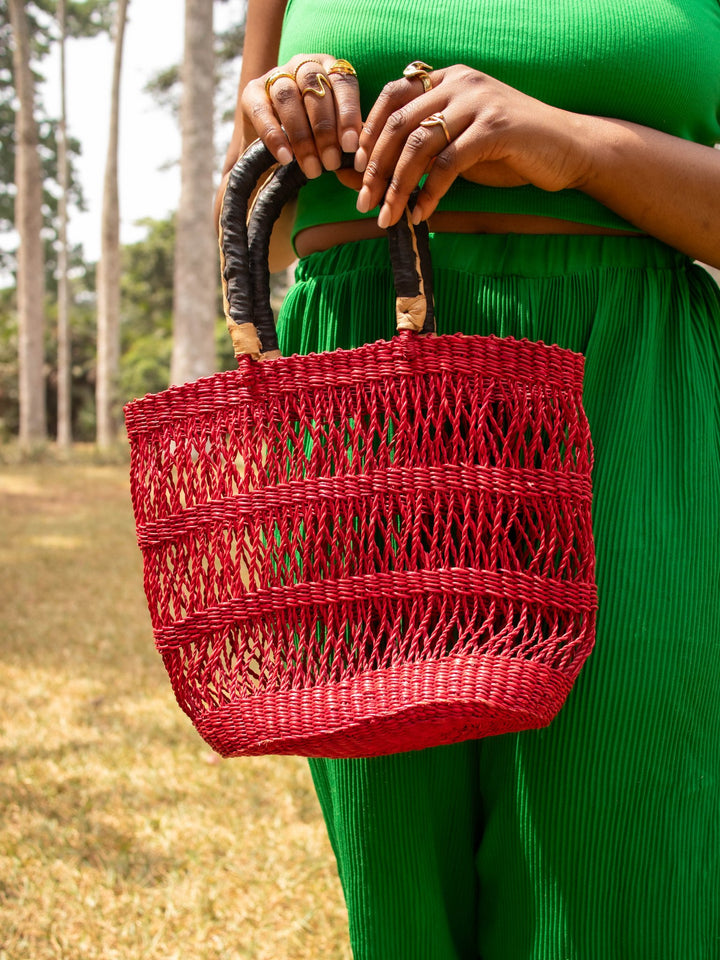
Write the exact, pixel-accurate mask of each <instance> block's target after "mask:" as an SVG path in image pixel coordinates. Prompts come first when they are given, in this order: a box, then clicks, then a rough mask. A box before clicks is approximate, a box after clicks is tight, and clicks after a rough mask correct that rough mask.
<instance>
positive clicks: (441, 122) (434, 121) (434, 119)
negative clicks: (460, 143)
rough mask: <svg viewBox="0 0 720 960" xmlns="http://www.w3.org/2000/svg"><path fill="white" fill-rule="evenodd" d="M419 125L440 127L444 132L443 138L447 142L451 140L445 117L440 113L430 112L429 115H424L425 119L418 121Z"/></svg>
mask: <svg viewBox="0 0 720 960" xmlns="http://www.w3.org/2000/svg"><path fill="white" fill-rule="evenodd" d="M420 126H421V127H442V132H443V133H444V134H445V139H446V140H447V142H448V143H450V141H451V140H452V137H451V136H450V131H449V130H448V128H447V124H446V123H445V117H444V116H443V115H442V114H441V113H431V114H430V116H429V117H426V118H425V120H421V121H420Z"/></svg>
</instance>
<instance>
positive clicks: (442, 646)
mask: <svg viewBox="0 0 720 960" xmlns="http://www.w3.org/2000/svg"><path fill="white" fill-rule="evenodd" d="M582 372H583V371H582V358H581V357H579V356H577V355H575V354H571V353H569V352H568V351H564V350H560V349H559V348H557V347H547V346H545V345H544V344H537V343H529V342H527V341H514V340H509V339H503V340H499V339H496V338H489V337H487V338H486V337H467V336H461V335H453V336H442V337H437V338H426V337H417V336H415V335H413V334H409V333H403V334H401V335H399V336H398V337H396V338H394V339H393V340H391V341H388V342H385V341H380V342H378V343H375V344H369V345H366V346H364V347H360V348H358V349H356V350H352V351H342V350H338V351H334V352H332V353H328V354H322V355H310V356H304V357H300V356H297V357H289V358H281V359H279V360H273V361H269V362H265V363H260V364H254V363H252V362H250V361H248V360H242V361H241V364H240V369H239V370H238V371H233V372H231V373H225V374H218V375H216V376H215V377H211V378H207V379H204V380H200V381H196V382H194V383H191V384H186V385H184V386H182V387H176V388H171V389H170V390H168V391H165V392H164V393H163V394H159V395H156V396H152V397H146V398H144V399H143V400H139V401H135V403H133V404H130V405H128V407H127V408H126V424H127V428H128V435H129V438H130V442H131V451H132V463H131V482H132V494H133V505H134V510H135V518H136V523H137V534H138V542H139V544H140V547H141V549H142V552H143V557H144V569H145V589H146V594H147V598H148V604H149V609H150V613H151V618H152V623H153V629H154V634H155V640H156V644H157V646H158V649H159V650H160V651H161V653H162V656H163V659H164V661H165V665H166V668H167V670H168V673H169V675H170V678H171V681H172V684H173V688H174V691H175V694H176V696H177V699H178V702H179V703H180V705H181V706H182V708H183V709H184V710H185V711H186V712H187V713H188V714H189V715H190V717H191V718H192V719H193V721H194V722H195V724H196V726H197V727H198V729H199V730H200V732H201V733H202V735H203V736H205V738H206V739H207V740H208V742H209V743H210V744H211V745H212V746H213V747H214V748H215V749H216V750H218V751H219V752H220V753H222V754H224V755H239V754H250V753H268V752H272V753H303V754H305V755H314V756H353V755H375V754H382V753H389V752H393V751H396V750H404V749H418V748H420V747H424V746H427V745H430V744H434V743H440V742H453V741H455V740H460V739H465V738H467V737H470V736H484V735H489V734H494V733H501V732H505V731H508V730H513V729H523V728H526V727H532V726H540V725H544V724H546V723H548V722H549V721H550V720H551V719H552V716H553V715H554V714H555V713H556V712H557V709H559V707H560V706H561V704H562V702H563V701H564V699H565V697H566V695H567V692H568V690H569V689H570V686H571V685H572V682H573V681H574V679H575V677H576V676H577V673H578V671H579V670H580V667H581V666H582V664H583V662H584V660H585V659H586V657H587V655H588V654H589V652H590V649H591V647H592V643H593V639H594V625H595V607H596V596H595V586H594V552H593V544H592V534H591V520H590V507H591V488H590V469H591V459H592V450H591V444H590V434H589V430H588V425H587V421H586V419H585V415H584V412H583V409H582V403H581V396H582ZM501 679H502V682H501Z"/></svg>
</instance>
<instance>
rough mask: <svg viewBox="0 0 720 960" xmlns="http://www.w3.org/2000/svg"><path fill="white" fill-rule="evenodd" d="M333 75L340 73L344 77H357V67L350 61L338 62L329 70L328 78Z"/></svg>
mask: <svg viewBox="0 0 720 960" xmlns="http://www.w3.org/2000/svg"><path fill="white" fill-rule="evenodd" d="M331 73H339V74H340V75H341V76H343V77H356V76H357V73H356V71H355V67H354V66H353V65H352V64H351V63H350V61H349V60H336V61H335V63H334V64H333V65H332V66H331V67H330V69H329V70H328V76H330V74H331Z"/></svg>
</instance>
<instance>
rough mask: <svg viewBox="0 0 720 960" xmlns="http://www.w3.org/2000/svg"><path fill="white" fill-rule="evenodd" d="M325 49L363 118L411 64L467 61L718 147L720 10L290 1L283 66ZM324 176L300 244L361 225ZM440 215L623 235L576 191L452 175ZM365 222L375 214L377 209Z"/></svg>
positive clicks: (310, 194) (577, 1) (316, 184)
mask: <svg viewBox="0 0 720 960" xmlns="http://www.w3.org/2000/svg"><path fill="white" fill-rule="evenodd" d="M296 53H330V54H332V55H333V56H336V57H344V58H345V59H347V60H349V61H350V62H351V63H352V64H353V65H354V67H355V69H356V70H357V73H358V80H359V83H360V92H361V102H362V111H363V116H366V115H367V113H368V110H369V109H370V107H371V106H372V104H373V102H374V101H375V99H376V97H377V95H378V93H379V92H380V90H381V89H382V87H383V86H384V84H385V83H387V82H388V81H389V80H392V79H395V78H397V77H400V76H401V75H402V70H403V68H404V67H405V66H406V65H407V64H408V63H410V62H411V61H412V60H424V61H425V62H426V63H430V64H432V65H433V67H435V68H438V67H442V66H449V65H451V64H454V63H464V64H467V65H468V66H472V67H476V68H478V69H481V70H483V71H484V72H485V73H488V74H491V75H492V76H495V77H497V78H498V79H499V80H502V81H503V82H505V83H508V84H510V85H511V86H514V87H516V88H517V89H519V90H522V91H523V92H524V93H527V94H529V95H531V96H533V97H536V98H537V99H539V100H543V101H545V102H547V103H551V104H553V105H555V106H558V107H561V108H563V109H566V110H572V111H575V112H577V113H587V114H595V115H599V116H607V117H616V118H618V119H623V120H630V121H634V122H636V123H640V124H643V125H645V126H649V127H655V128H657V129H658V130H663V131H665V132H667V133H670V134H674V135H675V136H679V137H683V138H685V139H688V140H694V141H696V142H697V143H703V144H707V145H712V144H715V143H717V142H720V0H411V2H410V0H289V2H288V5H287V9H286V11H285V20H284V24H283V33H282V40H281V45H280V57H279V61H280V63H285V62H286V61H287V60H289V59H290V57H292V56H293V55H294V54H296ZM356 198H357V194H356V193H355V192H354V191H352V190H348V189H347V188H345V187H343V186H342V185H341V184H340V183H339V181H338V180H337V178H336V177H335V176H334V174H332V173H325V174H323V175H322V176H321V177H319V178H318V179H316V180H313V181H310V183H309V184H308V185H307V187H305V188H304V189H303V190H302V191H301V195H300V199H299V201H298V212H297V219H296V223H295V229H294V235H297V233H299V232H300V230H302V229H304V228H305V227H309V226H313V225H315V224H318V223H337V222H340V221H342V220H357V219H362V218H363V215H362V214H359V213H358V212H357V210H356V209H355V201H356ZM438 209H440V210H465V211H487V212H493V213H521V214H539V215H543V216H548V217H558V218H560V219H564V220H572V221H576V222H579V223H586V224H594V225H597V226H601V227H620V228H626V229H627V228H628V226H629V225H628V224H627V223H625V221H623V220H622V219H621V218H620V217H618V216H616V215H615V214H614V213H613V212H612V211H611V210H608V209H607V208H606V207H604V206H602V205H601V204H600V203H598V202H597V201H595V200H593V199H592V198H590V197H588V196H586V195H585V194H583V193H581V192H579V191H575V190H564V191H560V192H558V193H548V192H546V191H543V190H540V189H538V188H536V187H533V186H523V187H513V188H497V187H483V186H479V185H477V184H472V183H470V182H468V181H466V180H463V179H458V180H457V181H456V182H455V183H454V184H453V186H452V187H451V189H450V190H449V192H448V193H447V194H446V196H445V197H443V199H442V200H441V202H440V205H439V208H438ZM364 216H365V217H376V216H377V210H375V211H372V212H371V213H369V214H365V215H364Z"/></svg>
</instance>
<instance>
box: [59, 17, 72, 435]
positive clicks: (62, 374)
mask: <svg viewBox="0 0 720 960" xmlns="http://www.w3.org/2000/svg"><path fill="white" fill-rule="evenodd" d="M57 18H58V23H59V26H60V129H59V131H58V133H59V136H58V181H59V184H60V199H59V204H58V208H59V209H58V214H59V220H60V224H59V229H58V240H59V244H58V304H57V311H58V315H57V445H58V447H59V448H60V449H61V450H69V449H70V446H71V445H72V400H71V397H72V377H71V340H70V315H69V294H68V243H67V226H68V213H67V194H68V180H69V178H68V158H67V98H66V95H65V93H66V91H65V77H66V71H65V40H66V36H67V31H66V26H67V25H66V18H65V0H58V5H57Z"/></svg>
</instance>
